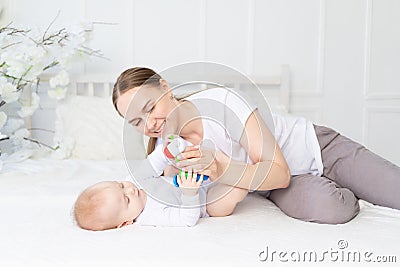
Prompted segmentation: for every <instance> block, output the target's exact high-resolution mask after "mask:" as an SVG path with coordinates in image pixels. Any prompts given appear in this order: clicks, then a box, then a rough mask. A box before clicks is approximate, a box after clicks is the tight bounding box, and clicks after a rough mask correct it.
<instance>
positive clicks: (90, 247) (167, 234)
mask: <svg viewBox="0 0 400 267" xmlns="http://www.w3.org/2000/svg"><path fill="white" fill-rule="evenodd" d="M288 73H289V72H288V69H287V67H283V71H282V74H281V75H279V76H277V77H272V78H268V79H267V78H262V79H260V80H259V81H258V82H259V83H263V81H264V82H265V84H266V85H268V84H270V85H275V86H277V87H278V94H277V96H278V101H277V104H276V105H274V106H275V107H276V108H277V109H278V110H281V111H288V107H289V105H288V104H289V99H290V98H289V97H290V95H289V90H288V84H289V79H288V76H287V75H288ZM90 79H91V80H94V79H93V78H87V79H86V80H85V81H83V82H84V83H85V84H86V86H85V90H86V91H87V92H89V94H88V95H89V96H86V97H76V96H69V97H68V98H67V100H66V101H63V102H60V103H58V105H57V112H56V113H57V114H58V118H57V123H56V124H55V129H56V134H55V136H56V139H57V140H58V141H59V142H60V144H62V145H63V146H64V148H63V149H62V150H59V151H58V152H57V153H54V154H53V155H47V157H45V158H41V159H28V160H24V161H21V162H14V163H5V164H4V165H3V169H2V170H1V173H0V214H1V225H0V238H1V239H0V240H1V241H0V266H111V265H113V266H114V264H115V265H117V264H118V265H120V264H123V263H126V264H130V265H132V266H159V265H164V266H188V265H189V266H221V264H222V263H224V265H227V266H258V265H260V266H267V265H268V266H278V265H285V266H288V265H294V266H309V265H310V261H309V260H307V259H308V257H309V256H310V255H312V256H313V257H312V258H311V259H312V261H314V259H315V256H316V257H317V260H318V261H320V262H319V263H313V264H318V266H324V265H327V266H332V265H339V264H340V265H341V264H343V263H346V265H345V266H361V265H365V263H366V260H370V261H371V262H369V263H368V266H375V265H376V266H398V264H399V263H398V262H399V261H400V258H399V257H400V253H399V250H398V246H399V242H400V211H397V210H393V209H389V208H384V207H377V206H374V205H372V204H370V203H367V202H365V201H362V200H361V201H360V205H361V211H360V214H359V215H358V216H357V217H356V218H355V219H353V220H352V221H351V222H349V223H346V224H343V225H320V224H314V223H306V222H302V221H299V220H296V219H292V218H290V217H288V216H286V215H285V214H283V213H282V212H281V211H280V210H279V208H277V207H276V206H275V205H274V204H273V203H272V202H270V201H269V200H267V199H265V198H263V197H261V196H260V195H258V194H251V195H249V196H248V197H247V198H246V199H245V200H244V201H243V202H242V203H240V204H239V205H238V207H237V209H236V210H235V213H234V214H233V215H232V216H229V217H225V218H204V219H200V221H199V223H198V224H197V225H196V226H194V227H192V228H180V227H146V226H136V225H131V226H128V227H124V228H122V229H116V230H109V231H104V232H91V231H85V230H82V229H80V228H78V227H77V226H76V225H74V224H73V220H72V219H71V215H70V212H71V208H72V205H73V203H74V201H75V199H76V197H77V195H78V194H79V193H80V192H81V191H82V190H83V189H84V188H86V187H87V186H89V185H92V184H93V183H95V182H98V181H102V180H119V179H123V178H125V177H126V176H127V175H128V169H127V167H126V166H125V162H124V160H123V158H122V145H121V144H120V143H121V142H119V143H118V142H115V140H117V141H121V138H120V135H121V131H122V124H121V123H122V121H121V120H119V119H120V118H118V116H116V112H115V111H114V110H113V107H112V105H111V101H110V99H109V98H107V99H104V98H100V97H97V98H96V97H93V95H95V94H96V93H95V91H96V88H97V89H99V88H98V86H97V85H96V84H95V83H92V82H88V81H90ZM95 80H96V81H97V82H98V83H99V84H100V85H101V86H100V89H101V91H103V92H104V95H108V94H109V90H110V83H109V82H107V81H106V80H104V81H101V80H98V79H95ZM256 81H257V79H256ZM96 86H97V87H96ZM234 86H235V85H234ZM79 88H80V87H79V86H76V84H74V87H73V88H72V89H75V90H72V91H73V92H78V91H79V90H80V89H79ZM71 106H73V107H74V108H73V109H71ZM103 107H104V109H101V108H103ZM51 108H53V109H54V108H55V106H54V103H53V104H51V103H50V104H49V106H48V107H47V110H46V107H44V110H42V111H41V112H42V113H40V112H38V114H37V116H36V117H34V118H33V121H32V122H33V124H34V125H35V124H36V125H37V124H40V122H42V121H43V116H45V115H46V114H48V113H49V110H50V109H51ZM111 114H112V115H111ZM91 116H92V117H91ZM109 116H113V117H112V118H110V117H109ZM88 122H90V123H88ZM104 125H107V129H108V130H109V131H105V130H104ZM39 126H41V125H39ZM41 127H43V126H41ZM102 127H103V128H102ZM37 137H38V138H45V137H44V136H39V135H38V136H37ZM136 138H138V137H136ZM71 140H72V141H73V142H72V143H71V142H70V141H71ZM137 141H138V146H139V147H138V148H135V149H137V150H138V151H139V150H140V148H141V149H142V150H143V143H141V142H140V141H141V139H140V138H138V139H137ZM140 144H141V145H142V147H140ZM94 148H95V149H94ZM111 150H112V151H111ZM142 152H143V151H142ZM142 156H143V153H142V154H141V153H138V157H142ZM51 157H53V158H54V157H56V158H65V157H69V158H67V159H62V160H60V159H53V158H51ZM346 244H347V247H346ZM266 248H268V258H267V259H266V255H267V253H266ZM274 251H275V252H274ZM325 251H326V252H325ZM324 252H325V254H324ZM335 252H337V253H338V254H337V255H336V254H335ZM342 252H345V254H346V255H347V253H348V252H350V253H352V254H351V255H352V256H351V258H350V262H349V263H347V262H345V261H346V259H347V258H344V259H342ZM260 253H261V254H260ZM285 253H286V254H285ZM328 253H329V254H328ZM332 253H333V254H332ZM353 253H355V254H357V255H360V262H358V258H357V257H356V258H355V260H356V261H354V260H353V255H354V254H353ZM358 253H359V254H358ZM365 253H367V258H365ZM368 253H372V254H368ZM304 254H306V259H304V258H303V256H304ZM272 255H273V258H271V257H272ZM299 255H300V256H301V259H300V260H297V262H295V261H294V260H296V257H297V256H299ZM335 255H336V256H337V257H338V258H337V259H336V260H335V258H336V256H335ZM346 255H345V256H346ZM357 255H356V256H357ZM377 256H393V257H391V258H389V257H386V258H381V259H380V260H381V261H383V260H386V261H388V260H390V261H394V260H396V261H397V263H381V262H380V263H379V264H378V263H377V262H375V263H373V261H374V260H377V258H376V257H377ZM322 257H324V259H323V258H322ZM394 257H395V258H394ZM260 259H261V260H262V259H264V260H265V261H261V260H260ZM285 260H286V261H287V262H283V261H285ZM294 263H296V264H294Z"/></svg>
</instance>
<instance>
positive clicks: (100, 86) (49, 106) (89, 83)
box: [28, 65, 290, 144]
mask: <svg viewBox="0 0 400 267" xmlns="http://www.w3.org/2000/svg"><path fill="white" fill-rule="evenodd" d="M289 73H290V72H289V66H288V65H282V66H281V69H280V73H278V74H276V75H265V76H250V77H247V78H243V77H238V76H229V77H228V76H226V77H222V76H218V77H213V81H215V82H218V84H220V85H224V86H227V87H230V88H234V89H239V90H241V91H243V92H245V93H246V94H248V95H249V96H250V97H252V94H254V97H253V99H255V100H256V101H255V102H256V104H257V101H263V99H260V94H259V92H255V90H254V88H255V87H254V84H251V81H252V82H254V83H255V84H256V85H257V86H258V88H259V89H260V90H261V92H262V93H263V95H264V97H265V98H266V99H267V100H268V103H269V105H270V108H271V109H272V111H273V112H277V113H288V112H290V108H289V107H290V75H289ZM116 79H117V77H116V76H115V77H110V76H105V75H85V76H72V77H71V78H70V81H71V82H70V85H69V89H68V91H67V96H66V97H68V95H85V96H89V97H92V96H93V97H106V98H110V97H111V94H112V89H113V86H114V83H115V80H116ZM166 79H167V81H168V83H169V84H170V85H171V86H173V85H174V84H175V85H176V84H180V83H181V81H180V80H179V79H168V78H166ZM42 85H43V86H41V87H40V88H39V95H40V97H41V104H40V109H38V110H37V111H36V112H35V114H34V115H33V117H32V120H31V122H30V123H31V125H30V127H29V126H28V127H29V128H33V129H47V130H50V131H53V130H55V127H54V122H55V120H56V114H55V109H56V106H57V101H56V100H54V99H51V98H49V97H48V95H47V89H48V88H49V85H48V83H47V84H46V82H42ZM189 87H191V86H189ZM193 87H195V86H193ZM182 88H183V87H182ZM197 90H198V89H197ZM110 102H111V98H110ZM32 134H33V137H35V138H36V139H37V140H41V141H43V142H44V143H47V144H51V143H52V140H53V134H52V133H51V132H49V131H35V132H33V133H32ZM50 140H51V141H50Z"/></svg>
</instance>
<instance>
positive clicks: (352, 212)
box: [311, 188, 360, 224]
mask: <svg viewBox="0 0 400 267" xmlns="http://www.w3.org/2000/svg"><path fill="white" fill-rule="evenodd" d="M337 194H338V195H339V196H340V197H339V198H338V197H337V196H334V197H331V198H327V199H326V200H325V202H321V203H320V204H319V205H318V208H319V209H320V210H321V212H315V214H314V216H313V220H311V222H317V223H323V224H343V223H347V222H349V221H351V220H352V219H353V218H354V217H355V216H357V214H358V213H359V212H360V205H359V202H358V199H357V198H356V197H355V196H354V194H353V192H351V191H350V190H349V189H347V188H338V193H337Z"/></svg>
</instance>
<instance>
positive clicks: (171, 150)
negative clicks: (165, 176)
mask: <svg viewBox="0 0 400 267" xmlns="http://www.w3.org/2000/svg"><path fill="white" fill-rule="evenodd" d="M168 139H169V140H171V142H170V143H169V144H168V145H167V146H166V147H165V148H164V155H165V156H166V157H167V158H168V159H170V160H175V161H176V162H179V159H178V155H179V154H180V153H182V152H183V151H184V150H185V148H186V143H185V140H183V139H182V138H180V137H177V138H175V137H174V136H173V135H170V136H169V137H168ZM179 176H182V170H179ZM187 176H188V172H185V177H186V178H187ZM200 176H201V175H200V174H197V177H196V181H198V180H199V179H200ZM208 178H209V177H208V175H204V176H203V180H204V181H205V180H208ZM173 182H174V185H175V186H176V187H179V184H178V174H175V176H174V179H173Z"/></svg>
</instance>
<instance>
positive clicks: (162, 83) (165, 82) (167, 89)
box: [160, 79, 171, 92]
mask: <svg viewBox="0 0 400 267" xmlns="http://www.w3.org/2000/svg"><path fill="white" fill-rule="evenodd" d="M160 86H161V88H162V89H163V90H165V91H167V92H169V91H171V88H170V87H169V85H168V83H167V81H166V80H164V79H160Z"/></svg>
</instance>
